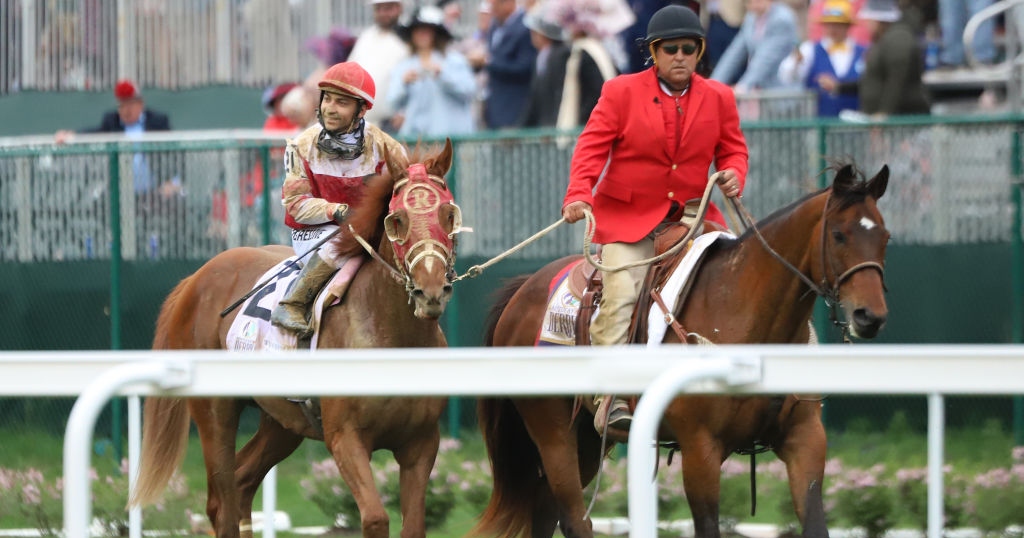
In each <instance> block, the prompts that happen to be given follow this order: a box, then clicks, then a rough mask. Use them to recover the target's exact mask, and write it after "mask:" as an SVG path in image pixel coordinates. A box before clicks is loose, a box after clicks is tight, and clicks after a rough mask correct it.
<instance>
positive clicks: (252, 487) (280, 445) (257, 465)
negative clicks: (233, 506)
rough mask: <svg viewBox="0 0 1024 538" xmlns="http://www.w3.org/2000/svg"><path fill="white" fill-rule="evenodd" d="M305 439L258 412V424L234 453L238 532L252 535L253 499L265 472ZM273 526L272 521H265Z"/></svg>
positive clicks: (242, 536)
mask: <svg viewBox="0 0 1024 538" xmlns="http://www.w3.org/2000/svg"><path fill="white" fill-rule="evenodd" d="M303 439H304V438H303V437H302V436H301V435H298V434H296V433H292V432H290V431H288V430H287V429H285V428H284V426H282V425H281V424H280V423H279V422H277V421H276V420H274V419H273V417H271V416H270V415H268V414H267V413H264V412H263V411H260V425H259V427H258V428H257V429H256V433H255V434H254V435H253V436H252V439H249V442H247V443H246V444H245V446H244V447H242V450H240V451H239V452H238V454H237V455H236V456H235V461H236V462H237V466H238V467H237V468H236V469H235V479H236V483H237V485H238V495H239V503H240V504H239V510H240V511H241V514H240V517H239V519H240V521H239V535H240V537H241V538H252V500H253V498H254V497H255V496H256V490H258V489H259V487H260V484H261V483H263V478H264V477H265V476H267V472H268V471H270V469H271V468H272V467H273V466H275V465H277V464H278V463H279V462H281V460H283V459H285V458H287V457H288V456H289V455H291V453H292V452H295V449H296V448H298V446H299V445H300V444H302V440H303ZM266 524H267V525H272V524H273V521H268V522H266Z"/></svg>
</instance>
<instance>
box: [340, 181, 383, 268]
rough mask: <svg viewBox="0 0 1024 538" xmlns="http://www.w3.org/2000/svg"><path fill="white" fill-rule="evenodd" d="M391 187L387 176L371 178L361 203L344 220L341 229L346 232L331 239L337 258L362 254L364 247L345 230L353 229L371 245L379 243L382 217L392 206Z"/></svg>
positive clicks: (381, 232) (381, 231)
mask: <svg viewBox="0 0 1024 538" xmlns="http://www.w3.org/2000/svg"><path fill="white" fill-rule="evenodd" d="M394 186H395V180H394V178H392V177H391V174H389V173H387V172H385V173H382V174H379V175H376V176H373V177H372V178H371V179H370V181H369V183H367V184H366V190H364V191H363V197H362V199H361V200H360V201H359V203H358V204H357V205H356V206H355V207H353V208H352V212H351V213H350V214H349V216H348V217H346V218H345V223H344V224H343V225H342V226H344V227H345V229H344V230H343V231H342V233H340V234H338V235H337V236H336V237H335V238H334V239H333V241H336V242H337V243H336V244H337V246H338V255H339V256H342V257H344V256H352V255H355V254H359V253H361V252H363V247H362V246H361V245H360V244H359V243H358V242H357V241H356V239H355V237H353V235H352V233H351V232H349V230H348V226H352V229H353V230H355V232H356V233H357V234H359V236H360V237H362V238H363V239H366V240H367V241H368V242H369V243H370V244H371V245H376V244H377V243H379V242H380V238H381V236H382V234H383V233H384V214H385V212H386V211H387V208H388V204H389V203H390V202H391V192H392V190H393V189H394Z"/></svg>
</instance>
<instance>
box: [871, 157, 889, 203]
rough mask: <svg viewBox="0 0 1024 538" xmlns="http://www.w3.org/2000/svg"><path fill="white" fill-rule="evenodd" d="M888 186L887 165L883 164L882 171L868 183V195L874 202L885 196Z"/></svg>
mask: <svg viewBox="0 0 1024 538" xmlns="http://www.w3.org/2000/svg"><path fill="white" fill-rule="evenodd" d="M888 185H889V165H887V164H883V165H882V169H881V170H879V171H878V173H877V174H875V177H873V178H871V180H870V181H868V193H870V194H871V197H872V198H874V199H875V200H877V199H879V198H881V197H882V195H883V194H885V188H886V187H887V186H888Z"/></svg>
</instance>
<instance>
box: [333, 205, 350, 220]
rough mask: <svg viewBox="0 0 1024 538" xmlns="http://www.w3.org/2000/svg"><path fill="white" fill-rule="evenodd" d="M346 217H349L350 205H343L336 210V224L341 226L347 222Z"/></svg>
mask: <svg viewBox="0 0 1024 538" xmlns="http://www.w3.org/2000/svg"><path fill="white" fill-rule="evenodd" d="M345 215H348V204H341V205H339V206H338V209H335V210H334V222H336V223H338V224H341V223H342V221H344V220H345Z"/></svg>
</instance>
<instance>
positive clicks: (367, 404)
mask: <svg viewBox="0 0 1024 538" xmlns="http://www.w3.org/2000/svg"><path fill="white" fill-rule="evenodd" d="M418 153H419V150H418V148H417V151H416V152H415V153H414V154H413V155H410V157H409V158H406V157H404V156H402V155H385V158H386V161H387V169H388V172H389V173H386V174H380V175H378V176H375V177H374V178H373V179H370V180H369V183H368V184H367V186H366V189H367V191H366V193H365V194H364V196H363V201H362V202H361V203H360V205H357V206H356V207H354V208H353V210H352V214H351V215H350V217H349V218H347V219H346V222H345V223H346V224H349V225H351V226H352V229H353V230H355V231H356V232H357V233H360V235H361V237H365V238H369V243H368V244H369V245H372V244H374V243H376V245H377V246H376V257H375V259H369V260H364V262H363V264H362V266H361V267H360V269H359V271H358V272H357V273H356V274H355V276H354V277H353V278H352V280H351V282H350V283H349V286H348V291H347V293H346V294H345V295H344V297H343V299H342V300H341V302H340V304H338V305H336V306H333V307H330V308H327V309H326V310H325V311H324V314H323V319H322V322H321V325H320V336H319V340H318V347H319V348H366V347H443V346H446V345H447V342H446V340H445V337H444V334H443V333H442V332H441V329H440V326H439V323H438V317H439V316H440V315H441V314H442V313H443V312H444V308H445V306H446V304H447V302H448V300H449V298H450V296H451V292H452V278H451V277H452V275H453V274H454V270H453V264H454V258H455V249H454V248H455V245H454V242H455V240H454V237H455V234H456V233H457V232H458V231H459V229H460V227H461V212H460V210H459V208H458V206H457V205H455V203H454V200H453V199H452V195H451V193H450V191H449V190H448V187H447V183H446V182H445V179H444V175H445V174H446V173H447V172H448V170H449V169H450V167H451V163H452V146H451V141H450V140H448V141H446V142H445V145H444V148H443V149H441V150H440V152H438V153H437V154H436V155H431V156H428V157H426V158H425V159H423V160H422V162H420V161H421V158H420V156H419V155H418ZM410 162H413V163H416V164H410ZM388 210H390V213H387V216H386V218H385V213H386V212H387V211H388ZM344 228H346V227H345V226H344V225H343V229H344ZM339 238H340V239H339ZM332 240H335V241H341V244H340V247H339V250H340V252H341V254H343V255H344V254H349V255H362V254H363V250H362V249H363V247H361V246H360V245H359V244H358V243H357V242H356V241H355V240H353V234H352V233H341V234H339V235H338V236H336V237H335V238H334V239H332ZM291 255H294V253H293V251H292V249H291V248H288V247H284V246H271V247H263V248H247V247H239V248H233V249H230V250H227V251H225V252H222V253H221V254H218V255H217V256H215V257H214V258H212V259H211V260H210V261H208V262H207V263H206V264H205V265H203V266H202V267H200V268H199V270H197V271H196V272H195V273H194V274H192V275H191V276H189V277H187V278H185V279H184V280H183V281H182V282H181V283H179V284H178V285H177V287H175V288H174V290H173V291H171V293H170V295H169V296H168V297H167V299H166V301H165V302H164V304H163V306H162V308H161V310H160V315H159V317H158V320H157V328H156V335H155V337H154V341H153V349H221V348H224V347H225V343H226V341H225V337H226V335H227V332H228V328H229V327H230V325H231V321H232V320H233V319H234V317H235V316H237V311H235V312H233V313H232V314H230V315H228V316H226V317H223V318H222V317H221V316H220V312H221V309H223V308H224V307H225V306H226V305H228V304H230V303H231V302H232V301H233V300H234V299H235V298H236V297H239V296H242V295H243V294H245V293H246V292H248V291H249V289H250V288H251V287H252V286H253V285H254V284H255V283H256V281H257V279H259V277H260V276H261V275H263V274H264V273H265V272H267V271H268V270H269V269H270V268H271V267H274V266H275V265H276V264H278V263H279V262H281V261H282V260H283V259H285V258H286V257H288V256H291ZM445 403H446V399H445V398H437V397H433V398H405V397H395V398H391V397H388V398H383V397H374V398H367V397H331V398H326V397H325V398H322V399H321V401H320V412H321V421H320V425H321V426H322V429H321V428H317V427H316V426H314V425H313V424H312V423H311V421H310V420H309V419H307V418H306V416H305V414H303V412H302V411H301V409H300V408H299V406H298V405H297V404H295V403H292V402H290V401H288V400H286V399H284V398H253V399H236V398H190V399H181V398H148V399H147V400H146V402H145V407H144V423H143V425H144V428H143V438H142V458H141V463H140V474H139V479H138V483H137V484H136V487H135V489H134V491H133V492H132V495H131V504H132V505H146V504H151V503H153V502H155V501H156V500H157V499H158V497H159V495H160V493H161V492H162V491H163V490H164V489H165V488H166V486H167V483H168V480H169V479H170V477H171V474H172V473H173V471H174V470H175V469H176V468H177V467H178V466H179V465H180V464H181V461H182V459H183V457H184V454H185V449H186V447H187V438H188V431H189V417H191V419H192V421H194V422H195V424H196V428H197V430H198V432H199V436H200V441H201V443H202V450H203V457H204V460H205V465H206V477H207V495H208V496H207V503H206V512H207V515H208V516H209V518H210V521H211V523H212V524H213V528H214V530H215V532H216V535H217V537H218V538H238V537H239V536H241V537H243V538H251V537H252V530H251V517H252V515H251V514H252V503H253V497H254V496H255V494H256V490H257V488H258V487H259V485H260V483H261V482H262V481H263V478H264V476H265V475H266V473H267V471H269V470H270V468H271V467H273V466H274V465H275V464H277V463H278V462H280V461H281V460H283V459H284V458H286V457H287V456H288V455H289V454H291V453H292V452H293V451H295V449H296V448H297V447H298V446H299V444H300V443H301V442H302V441H303V440H304V439H305V438H311V439H318V440H323V441H324V443H325V444H326V446H327V448H328V450H329V451H330V452H331V454H332V455H333V456H334V460H335V462H336V463H337V465H338V469H339V471H340V473H341V476H342V478H343V479H344V480H345V483H346V484H347V485H348V487H349V488H350V490H351V491H352V494H353V496H354V498H355V500H356V503H357V504H358V506H359V513H360V520H361V521H360V523H361V526H362V534H363V536H365V537H375V538H385V537H387V536H388V535H389V529H388V526H389V521H388V514H387V512H386V511H385V508H384V505H383V504H382V502H381V498H380V494H379V492H378V490H377V487H376V485H375V483H374V479H373V473H372V471H371V468H370V456H371V454H372V452H374V451H375V450H378V449H387V450H390V451H391V452H392V453H393V454H394V457H395V460H396V461H397V462H398V464H399V466H400V473H399V484H400V497H401V515H402V533H401V535H402V536H403V538H413V537H423V536H425V535H426V531H425V528H424V517H425V515H424V514H425V495H426V489H427V487H428V481H429V476H430V472H431V470H432V469H433V466H434V460H435V458H436V456H437V450H438V443H439V441H440V429H439V424H440V417H441V413H442V410H443V407H444V405H445ZM252 405H255V406H256V408H257V409H258V410H259V414H260V419H259V426H258V428H257V431H256V433H255V434H254V435H253V437H252V438H251V439H250V440H249V441H248V442H247V443H246V444H245V446H244V447H243V448H242V449H241V450H240V451H239V452H238V453H237V454H236V453H235V447H236V445H235V442H236V437H237V433H238V424H239V416H240V415H241V413H242V410H243V408H245V407H247V406H252Z"/></svg>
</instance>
